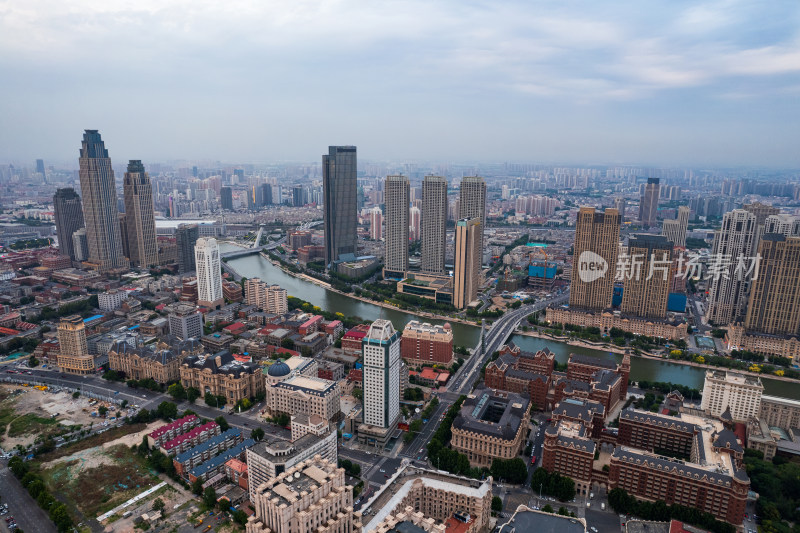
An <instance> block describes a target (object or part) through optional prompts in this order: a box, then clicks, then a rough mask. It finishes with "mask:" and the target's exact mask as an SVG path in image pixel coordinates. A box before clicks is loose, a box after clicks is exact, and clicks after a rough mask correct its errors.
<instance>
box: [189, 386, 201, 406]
mask: <svg viewBox="0 0 800 533" xmlns="http://www.w3.org/2000/svg"><path fill="white" fill-rule="evenodd" d="M199 397H200V391H199V390H197V389H196V388H194V387H189V388H188V389H186V400H187V401H188V402H189V403H194V401H195V400H196V399H198V398H199Z"/></svg>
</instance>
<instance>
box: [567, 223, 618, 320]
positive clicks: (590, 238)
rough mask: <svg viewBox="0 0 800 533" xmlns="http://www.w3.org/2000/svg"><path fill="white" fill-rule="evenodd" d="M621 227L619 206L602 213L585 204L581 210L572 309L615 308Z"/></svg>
mask: <svg viewBox="0 0 800 533" xmlns="http://www.w3.org/2000/svg"><path fill="white" fill-rule="evenodd" d="M619 228H620V216H619V212H618V211H617V210H616V209H612V208H608V209H606V210H605V212H599V211H596V210H595V208H594V207H581V208H580V209H579V210H578V218H577V220H576V222H575V244H574V247H573V248H574V250H573V255H572V258H573V259H572V260H573V265H572V283H571V284H570V293H569V306H570V308H572V309H583V310H593V311H602V310H604V309H607V308H609V307H611V297H612V296H613V292H614V276H615V275H616V271H617V257H618V255H619ZM604 268H605V271H603V269H604ZM581 272H583V275H581Z"/></svg>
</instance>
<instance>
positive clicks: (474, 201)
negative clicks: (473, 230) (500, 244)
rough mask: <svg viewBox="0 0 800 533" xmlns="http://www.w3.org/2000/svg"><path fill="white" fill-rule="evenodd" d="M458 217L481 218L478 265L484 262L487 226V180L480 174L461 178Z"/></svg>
mask: <svg viewBox="0 0 800 533" xmlns="http://www.w3.org/2000/svg"><path fill="white" fill-rule="evenodd" d="M458 218H459V219H464V218H478V219H480V222H481V226H480V239H478V250H480V255H479V258H478V261H479V263H478V266H479V267H480V266H481V265H482V264H483V229H484V228H485V227H486V182H485V181H484V179H483V178H481V177H480V176H465V177H463V178H461V189H460V195H459V204H458Z"/></svg>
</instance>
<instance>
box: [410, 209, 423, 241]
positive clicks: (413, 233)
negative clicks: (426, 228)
mask: <svg viewBox="0 0 800 533" xmlns="http://www.w3.org/2000/svg"><path fill="white" fill-rule="evenodd" d="M408 219H409V225H408V238H409V240H410V241H411V242H416V241H418V240H419V238H420V235H421V233H420V221H421V220H422V211H420V210H419V207H416V206H414V207H412V208H411V209H409V210H408Z"/></svg>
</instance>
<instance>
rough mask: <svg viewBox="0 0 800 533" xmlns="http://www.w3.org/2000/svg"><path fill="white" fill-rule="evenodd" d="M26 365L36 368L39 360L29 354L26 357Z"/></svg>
mask: <svg viewBox="0 0 800 533" xmlns="http://www.w3.org/2000/svg"><path fill="white" fill-rule="evenodd" d="M28 366H29V367H31V368H36V367H37V366H39V360H38V359H36V358H35V357H34V356H30V357H29V358H28Z"/></svg>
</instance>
